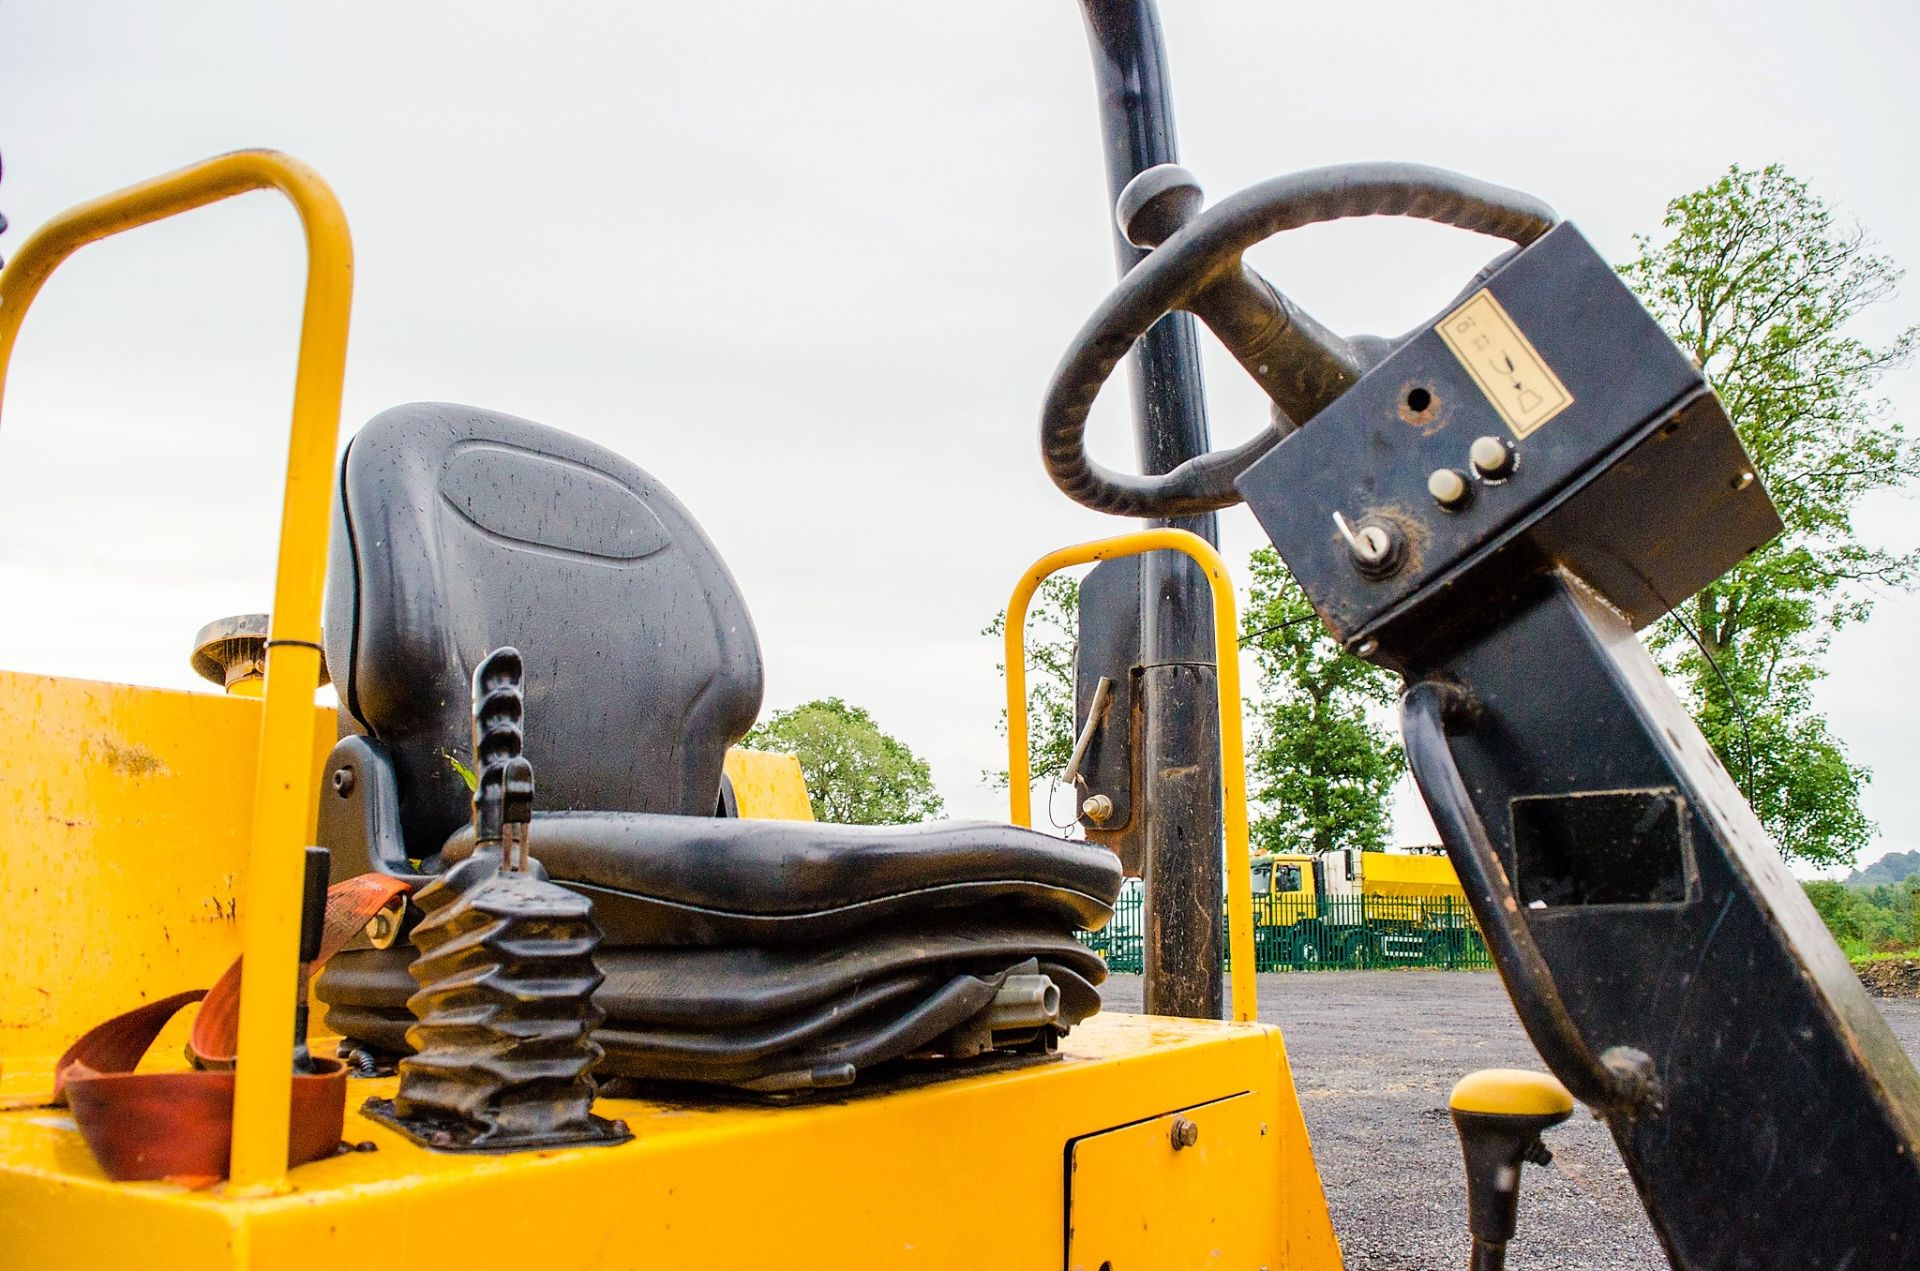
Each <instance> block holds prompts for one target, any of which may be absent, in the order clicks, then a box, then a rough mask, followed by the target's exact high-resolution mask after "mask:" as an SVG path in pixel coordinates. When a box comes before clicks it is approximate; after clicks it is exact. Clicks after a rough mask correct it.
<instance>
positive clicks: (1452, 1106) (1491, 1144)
mask: <svg viewBox="0 0 1920 1271" xmlns="http://www.w3.org/2000/svg"><path fill="white" fill-rule="evenodd" d="M1447 1110H1448V1112H1449V1113H1451V1114H1452V1116H1453V1128H1454V1129H1455V1130H1457V1131H1459V1133H1460V1151H1461V1153H1462V1154H1463V1155H1464V1156H1465V1158H1466V1164H1467V1226H1468V1229H1469V1230H1470V1231H1471V1232H1472V1233H1473V1251H1472V1253H1471V1255H1470V1258H1469V1261H1468V1263H1467V1265H1468V1268H1469V1271H1501V1269H1502V1268H1503V1267H1505V1266H1506V1265H1507V1242H1508V1241H1509V1240H1512V1239H1513V1229H1514V1226H1515V1222H1516V1219H1517V1218H1518V1215H1519V1210H1520V1167H1521V1165H1522V1164H1523V1163H1527V1162H1531V1163H1532V1164H1535V1165H1546V1164H1547V1163H1549V1162H1550V1161H1552V1160H1553V1153H1552V1152H1549V1151H1548V1150H1547V1145H1546V1144H1545V1143H1543V1142H1541V1140H1540V1134H1541V1132H1542V1131H1544V1130H1549V1129H1552V1128H1553V1127H1554V1126H1556V1125H1559V1124H1560V1123H1561V1122H1562V1121H1565V1120H1566V1119H1567V1118H1568V1117H1569V1116H1571V1115H1572V1114H1573V1096H1572V1095H1570V1094H1568V1093H1567V1088H1566V1087H1565V1086H1563V1085H1561V1084H1560V1083H1559V1082H1557V1081H1555V1080H1554V1079H1553V1078H1552V1077H1549V1076H1547V1075H1546V1074H1545V1073H1539V1072H1522V1071H1520V1070H1518V1069H1513V1068H1488V1069H1485V1070H1483V1071H1481V1072H1476V1073H1471V1074H1469V1075H1468V1076H1466V1077H1464V1078H1462V1079H1461V1081H1460V1083H1459V1084H1458V1085H1456V1086H1455V1087H1454V1088H1453V1093H1452V1094H1451V1095H1449V1096H1448V1098H1447Z"/></svg>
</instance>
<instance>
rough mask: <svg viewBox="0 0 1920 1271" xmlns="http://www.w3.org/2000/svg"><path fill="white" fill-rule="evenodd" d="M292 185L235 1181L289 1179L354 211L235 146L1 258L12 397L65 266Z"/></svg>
mask: <svg viewBox="0 0 1920 1271" xmlns="http://www.w3.org/2000/svg"><path fill="white" fill-rule="evenodd" d="M266 189H273V190H278V191H280V192H281V193H282V194H284V195H286V197H287V199H288V200H289V201H290V202H291V203H292V204H293V206H294V210H295V211H297V212H298V213H299V215H300V225H301V228H302V229H303V230H304V231H305V235H306V244H307V292H306V305H305V308H304V309H303V311H302V313H301V319H300V357H299V363H298V367H297V369H296V371H295V374H294V382H293V433H292V438H291V441H290V443H289V446H288V451H287V484H286V495H285V499H284V502H283V504H282V510H281V519H280V556H279V566H278V569H277V571H276V573H275V576H274V583H273V618H272V626H271V628H270V630H269V633H268V640H267V672H266V692H265V699H266V700H265V702H264V704H263V706H262V709H261V715H260V755H259V769H258V773H259V775H258V779H257V783H256V785H255V787H254V795H253V837H252V843H251V845H250V847H249V849H248V855H247V880H246V908H245V910H244V916H245V924H244V926H243V928H242V932H241V946H240V947H241V954H242V956H243V957H244V958H245V959H246V964H247V974H246V976H245V978H244V979H243V980H242V982H241V988H240V1053H239V1058H238V1065H237V1071H236V1073H235V1077H234V1097H233V1162H232V1186H233V1188H234V1189H235V1190H236V1191H239V1190H245V1191H253V1192H262V1191H275V1190H279V1189H282V1188H283V1187H284V1186H285V1182H286V1173H287V1120H288V1116H289V1108H290V1100H291V1097H292V1095H291V1081H292V1046H293V1011H294V1000H293V999H294V985H295V983H296V977H297V975H298V969H297V966H296V958H297V957H298V955H299V942H300V887H301V879H302V873H303V865H302V850H301V849H302V848H303V847H304V846H305V844H306V842H307V838H308V827H309V825H311V823H312V820H313V802H314V799H315V798H316V791H314V790H313V789H312V788H311V786H312V782H311V781H310V780H309V776H308V774H309V771H310V769H311V767H312V745H313V694H314V690H315V688H316V687H318V685H319V682H320V596H321V588H322V586H323V585H324V583H325V580H326V552H327V518H328V516H329V515H330V511H331V506H330V505H331V503H332V488H333V480H332V477H333V456H334V450H335V448H336V447H337V445H338V443H339V435H340V391H341V382H342V380H343V379H344V378H345V376H346V360H347V319H348V316H349V313H348V311H349V309H350V307H351V304H352V297H353V246H352V241H351V239H350V238H349V236H348V234H347V218H346V213H345V212H343V211H342V210H341V208H340V203H339V200H337V199H336V198H334V196H333V191H331V190H329V189H328V188H327V185H326V182H324V181H322V180H321V179H320V175H319V174H318V173H316V172H315V171H314V170H313V169H311V168H309V167H307V165H306V164H304V163H301V162H300V161H299V160H297V159H293V158H290V157H289V156H287V155H284V154H279V153H276V152H274V151H271V150H241V151H236V152H235V153H233V154H225V155H220V156H219V157H217V158H213V159H208V160H206V161H205V162H204V163H196V164H194V165H193V166H191V167H187V168H182V169H180V170H179V171H178V172H170V173H168V174H167V175H165V176H161V177H155V178H154V179H153V180H151V181H144V182H141V183H140V184H139V185H134V186H129V187H127V188H126V189H124V190H120V191H118V192H117V193H114V194H109V195H107V196H105V197H104V198H99V199H95V200H93V201H92V202H90V203H83V204H81V205H80V206H78V207H75V208H70V209H69V210H67V211H65V212H63V213H61V214H60V215H58V216H56V217H54V218H53V219H52V220H51V221H49V222H48V223H47V224H46V225H45V226H43V227H41V229H40V230H39V231H38V232H36V233H35V234H34V235H33V236H32V237H30V238H28V239H27V240H26V241H25V242H24V243H22V244H21V245H20V250H19V252H18V253H17V254H16V255H15V256H14V257H13V259H12V260H10V261H9V262H8V263H7V266H6V268H5V269H4V270H0V398H4V394H5V390H6V374H7V367H8V364H9V363H10V362H11V360H12V357H13V346H14V341H15V339H16V338H17V337H18V335H19V333H20V323H21V320H22V319H24V318H25V317H26V313H27V308H28V306H29V305H31V304H32V303H33V299H34V297H35V296H36V295H38V294H39V292H40V287H41V285H42V284H43V283H45V282H46V280H47V278H48V276H49V275H50V274H52V273H53V271H54V269H55V268H57V267H58V266H59V265H60V263H61V262H62V261H64V260H66V258H67V257H69V256H71V255H72V254H73V253H74V252H75V251H77V250H78V249H80V248H81V247H84V246H86V245H87V244H88V243H92V242H97V241H98V240H100V239H103V238H107V237H109V236H111V235H113V234H118V233H121V232H123V231H125V230H129V229H133V228H134V227H136V226H139V225H148V224H151V223H153V222H154V221H158V220H164V219H165V218H167V217H169V216H177V215H179V214H180V213H182V212H187V211H191V210H192V209H194V208H197V207H205V206H206V205H207V204H209V203H217V202H219V201H220V200H222V199H228V198H232V197H233V196H234V195H236V194H244V193H246V192H248V191H250V190H266Z"/></svg>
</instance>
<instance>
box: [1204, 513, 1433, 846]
mask: <svg viewBox="0 0 1920 1271" xmlns="http://www.w3.org/2000/svg"><path fill="white" fill-rule="evenodd" d="M1251 566H1252V589H1251V593H1250V595H1249V596H1248V601H1247V606H1246V611H1245V612H1244V613H1243V614H1242V615H1241V619H1240V630H1241V643H1242V644H1243V645H1245V646H1246V647H1248V648H1251V649H1252V650H1253V651H1254V658H1255V661H1256V662H1257V664H1258V666H1259V678H1258V687H1259V696H1258V697H1257V698H1256V699H1255V700H1254V701H1253V702H1251V703H1250V706H1251V707H1252V714H1253V717H1254V730H1253V739H1252V747H1251V749H1252V753H1251V754H1250V755H1249V756H1248V774H1247V775H1248V783H1249V785H1250V787H1251V790H1250V795H1251V797H1252V799H1253V801H1254V802H1255V803H1256V804H1257V808H1256V809H1255V810H1254V812H1255V815H1254V821H1253V826H1252V829H1253V838H1254V844H1255V846H1256V847H1257V848H1259V849H1262V850H1265V851H1271V852H1309V851H1310V852H1324V851H1328V850H1331V849H1333V848H1337V847H1359V848H1363V849H1367V850H1370V851H1371V850H1378V849H1380V848H1383V847H1385V846H1386V845H1387V839H1388V836H1389V835H1390V834H1391V832H1392V829H1393V825H1392V818H1391V814H1390V810H1389V807H1388V799H1389V797H1390V796H1391V794H1392V792H1393V786H1394V783H1395V782H1396V781H1397V780H1398V779H1399V777H1400V773H1401V772H1402V770H1403V766H1404V763H1405V760H1404V756H1403V755H1402V753H1401V750H1400V745H1399V743H1398V742H1397V741H1395V739H1394V734H1393V732H1392V730H1391V729H1389V728H1386V727H1383V726H1382V725H1381V724H1379V723H1377V722H1375V719H1374V715H1373V710H1374V708H1376V707H1380V706H1384V705H1386V704H1387V703H1389V702H1391V701H1392V700H1393V695H1394V681H1393V677H1392V676H1390V675H1389V674H1388V673H1387V672H1385V671H1383V670H1381V669H1380V668H1379V667H1376V666H1373V665H1372V664H1371V663H1367V662H1362V661H1361V660H1360V659H1358V658H1356V657H1353V656H1352V655H1351V654H1349V653H1347V652H1346V651H1345V650H1343V649H1342V648H1341V647H1340V645H1339V643H1338V642H1337V641H1336V640H1334V638H1333V637H1332V636H1330V635H1328V634H1327V631H1326V628H1325V627H1323V626H1322V625H1321V624H1320V619H1319V616H1318V615H1317V614H1315V613H1314V611H1313V607H1312V606H1311V605H1309V604H1308V603H1307V597H1306V594H1305V593H1304V592H1302V591H1301V590H1300V587H1299V584H1297V583H1295V582H1294V581H1293V577H1292V575H1290V574H1288V573H1287V571H1286V567H1285V566H1283V565H1282V564H1281V563H1280V558H1279V556H1278V555H1277V554H1276V553H1275V552H1274V550H1273V549H1272V548H1270V547H1263V548H1261V549H1260V550H1259V551H1257V552H1255V553H1254V554H1253V560H1252V562H1251Z"/></svg>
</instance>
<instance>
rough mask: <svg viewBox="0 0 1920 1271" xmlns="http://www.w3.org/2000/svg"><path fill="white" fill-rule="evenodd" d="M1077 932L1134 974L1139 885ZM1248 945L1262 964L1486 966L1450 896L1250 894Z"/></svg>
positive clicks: (1310, 967) (1483, 950)
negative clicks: (1102, 920) (1090, 927)
mask: <svg viewBox="0 0 1920 1271" xmlns="http://www.w3.org/2000/svg"><path fill="white" fill-rule="evenodd" d="M1080 939H1081V941H1082V943H1084V944H1086V945H1087V946H1088V947H1089V948H1091V949H1092V950H1093V951H1094V952H1096V953H1098V954H1099V955H1100V956H1101V957H1103V958H1105V959H1106V961H1107V966H1108V967H1109V968H1111V969H1112V970H1114V971H1118V972H1123V973H1136V974H1137V973H1138V972H1139V971H1140V970H1141V969H1142V967H1141V964H1142V960H1143V957H1144V953H1145V948H1146V939H1145V935H1144V929H1143V926H1142V913H1141V894H1140V891H1139V889H1138V888H1135V887H1129V888H1128V889H1127V890H1126V891H1125V892H1124V893H1122V895H1121V897H1120V900H1119V903H1118V904H1116V905H1115V906H1114V911H1113V921H1112V922H1109V923H1108V924H1107V925H1106V926H1105V927H1104V928H1102V929H1101V930H1099V931H1093V932H1086V931H1083V932H1081V933H1080ZM1253 950H1254V965H1255V967H1256V968H1257V969H1258V970H1261V971H1325V970H1336V969H1342V968H1361V967H1375V968H1377V967H1445V968H1449V969H1454V970H1464V969H1478V968H1482V967H1490V966H1492V965H1493V962H1492V960H1491V959H1490V958H1489V957H1488V956H1487V945H1486V941H1484V940H1483V939H1481V937H1480V929H1479V928H1478V927H1477V926H1476V925H1475V924H1474V921H1473V914H1472V913H1470V912H1469V911H1468V909H1467V904H1466V902H1465V901H1463V900H1457V899H1454V898H1452V897H1449V896H1321V897H1314V896H1301V895H1290V896H1255V897H1254V898H1253Z"/></svg>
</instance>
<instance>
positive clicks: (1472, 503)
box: [1238, 224, 1781, 666]
mask: <svg viewBox="0 0 1920 1271" xmlns="http://www.w3.org/2000/svg"><path fill="white" fill-rule="evenodd" d="M1238 484H1239V488H1240V491H1241V493H1242V494H1243V495H1244V496H1245V497H1246V500H1247V503H1248V505H1249V506H1250V507H1252V508H1253V511H1254V514H1255V515H1256V516H1257V517H1258V518H1259V520H1260V523H1261V525H1262V527H1263V528H1264V529H1265V530H1266V532H1267V534H1268V536H1269V537H1270V538H1271V539H1272V540H1273V543H1274V546H1275V547H1276V548H1277V549H1278V550H1279V552H1280V556H1281V558H1282V559H1283V560H1285V561H1286V563H1287V566H1288V568H1289V569H1291V570H1292V571H1293V575H1294V577H1295V578H1296V579H1297V580H1298V581H1299V582H1300V585H1301V586H1302V587H1303V588H1304V589H1305V590H1306V592H1307V595H1308V597H1309V598H1310V599H1311V600H1312V602H1313V604H1314V607H1315V608H1316V609H1317V610H1318V611H1319V613H1320V616H1321V618H1322V619H1323V620H1324V621H1325V622H1326V624H1327V626H1328V628H1329V629H1330V630H1331V631H1332V632H1333V633H1334V635H1335V636H1336V637H1338V638H1339V639H1340V640H1342V641H1343V642H1344V643H1346V644H1347V646H1348V647H1349V648H1352V649H1354V650H1355V651H1356V652H1360V653H1362V655H1363V656H1369V657H1374V658H1375V659H1376V660H1378V661H1381V662H1384V663H1386V664H1388V665H1399V666H1404V665H1405V664H1406V663H1407V662H1408V661H1409V660H1410V659H1415V658H1417V655H1418V650H1419V649H1420V648H1421V647H1423V646H1425V645H1427V644H1429V643H1430V642H1432V641H1434V640H1436V639H1440V638H1444V636H1445V635H1446V633H1447V632H1448V631H1449V630H1451V629H1452V628H1454V627H1456V626H1459V625H1461V624H1463V623H1464V622H1468V621H1471V620H1472V619H1473V617H1474V615H1475V614H1476V613H1478V612H1480V611H1482V610H1483V609H1484V608H1485V607H1486V606H1487V605H1489V604H1494V603H1497V602H1498V599H1499V596H1500V594H1501V593H1502V592H1503V591H1504V590H1507V589H1509V588H1511V587H1513V586H1515V585H1517V584H1518V583H1519V582H1520V581H1521V580H1523V579H1524V578H1526V577H1528V576H1531V575H1534V574H1537V573H1539V572H1540V571H1541V570H1542V569H1543V568H1552V567H1561V568H1564V569H1566V570H1567V571H1569V572H1571V573H1573V574H1574V575H1576V576H1578V577H1579V578H1580V579H1581V580H1582V581H1583V582H1584V583H1585V584H1586V585H1587V586H1588V587H1589V588H1591V589H1592V590H1593V591H1595V592H1597V593H1598V594H1599V595H1600V596H1601V597H1602V598H1603V599H1605V600H1606V601H1607V603H1608V604H1610V605H1612V606H1613V607H1614V608H1615V609H1617V610H1618V611H1620V612H1621V613H1622V614H1623V615H1625V616H1626V618H1627V619H1628V620H1629V621H1630V622H1631V623H1632V624H1633V625H1634V626H1635V627H1640V626H1644V625H1646V624H1647V623H1649V622H1652V621H1653V620H1654V619H1655V618H1657V617H1659V616H1660V615H1661V614H1663V613H1665V612H1666V611H1667V610H1668V609H1670V608H1672V607H1673V606H1674V605H1677V604H1679V603H1680V602H1681V601H1682V600H1685V599H1686V598H1687V597H1689V596H1691V595H1692V594H1693V593H1694V592H1695V591H1697V590H1699V589H1700V588H1701V587H1703V586H1705V585H1706V584H1707V583H1708V582H1710V581H1712V580H1713V579H1714V578H1716V577H1718V576H1719V575H1720V574H1722V573H1724V572H1725V571H1726V570H1727V569H1728V568H1730V567H1731V566H1733V565H1734V564H1736V563H1738V562H1739V561H1740V560H1741V559H1742V558H1744V557H1745V556H1746V555H1748V554H1749V553H1750V552H1752V551H1753V550H1755V549H1756V548H1758V547H1760V546H1761V545H1762V544H1764V543H1765V542H1767V540H1769V539H1771V538H1772V537H1773V536H1774V535H1775V534H1777V533H1779V531H1780V528H1781V526H1780V519H1779V517H1778V515H1777V514H1776V513H1775V511H1774V509H1773V504H1772V502H1771V500H1770V499H1769V498H1768V497H1767V494H1766V491H1765V489H1764V488H1762V485H1761V482H1760V481H1759V479H1758V476H1757V474H1756V473H1755V471H1754V468H1753V464H1752V462H1751V460H1749V459H1748V457H1747V454H1746V452H1745V450H1744V449H1743V448H1742V447H1741V444H1740V440H1739V438H1738V436H1737V435H1736V434H1735V433H1734V431H1733V427H1732V425H1731V423H1730V422H1729V421H1728V419H1727V416H1726V413H1725V411H1724V410H1723V409H1722V408H1721V406H1720V403H1719V400H1718V399H1717V398H1716V397H1715V396H1714V394H1713V391H1712V390H1711V389H1710V388H1709V387H1708V386H1707V383H1706V381H1705V379H1704V378H1703V377H1702V376H1701V374H1700V372H1699V370H1698V369H1697V368H1695V367H1694V366H1693V364H1692V362H1691V361H1690V360H1689V359H1688V358H1687V357H1686V355H1685V354H1683V353H1682V352H1681V351H1680V349H1679V348H1678V347H1677V346H1676V345H1675V344H1674V342H1673V341H1672V339H1671V338H1670V337H1669V336H1668V335H1667V333H1666V332H1665V331H1663V330H1662V329H1661V328H1660V325H1659V324H1658V323H1657V322H1655V321H1654V319H1653V318H1652V317H1651V316H1650V315H1649V314H1648V313H1647V312H1646V310H1645V309H1644V308H1642V307H1641V305H1640V302H1639V301H1638V300H1637V299H1636V298H1635V297H1634V295H1633V293H1632V292H1630V291H1629V290H1628V289H1627V287H1626V286H1625V285H1624V284H1623V283H1622V282H1621V281H1620V279H1619V278H1618V277H1617V276H1616V275H1615V273H1614V271H1613V269H1612V268H1611V267H1610V266H1608V264H1607V263H1606V261H1605V260H1603V259H1602V258H1601V257H1600V255H1599V253H1597V252H1596V251H1594V249H1593V247H1592V246H1591V245H1590V244H1589V243H1588V242H1587V241H1586V239H1585V238H1584V237H1582V236H1581V234H1580V232H1579V231H1578V230H1577V229H1575V228H1574V227H1573V226H1572V225H1566V224H1562V225H1560V226H1558V227H1556V228H1555V229H1553V230H1551V231H1549V232H1548V233H1547V234H1545V235H1543V236H1542V237H1541V238H1540V239H1539V240H1538V241H1537V242H1535V243H1533V244H1532V245H1531V246H1529V247H1527V248H1526V249H1525V250H1523V251H1521V252H1519V253H1517V254H1516V255H1515V256H1514V257H1513V258H1512V259H1511V260H1509V261H1508V262H1507V263H1506V264H1505V265H1504V266H1503V267H1501V268H1500V269H1499V270H1498V271H1497V272H1495V273H1494V274H1493V275H1492V276H1491V277H1489V278H1488V279H1487V281H1486V283H1485V284H1484V285H1483V286H1481V287H1479V288H1478V289H1476V290H1475V291H1473V292H1472V293H1470V294H1469V295H1467V296H1466V297H1465V298H1464V299H1462V300H1460V301H1459V302H1457V303H1456V304H1455V305H1453V306H1452V307H1451V308H1450V309H1449V310H1448V311H1447V312H1446V313H1444V314H1442V315H1441V316H1440V317H1439V318H1437V319H1436V320H1435V321H1433V322H1432V323H1430V324H1428V326H1427V327H1426V328H1425V329H1423V330H1421V331H1420V332H1419V333H1418V334H1416V335H1414V336H1413V337H1412V338H1411V339H1409V340H1407V341H1405V342H1404V343H1402V344H1401V345H1400V346H1399V347H1397V348H1396V349H1395V350H1394V351H1393V352H1392V353H1391V354H1390V355H1389V356H1388V357H1387V358H1386V359H1384V360H1383V361H1382V362H1381V363H1380V364H1379V365H1377V366H1376V367H1374V368H1373V369H1372V370H1371V371H1369V372H1368V373H1367V374H1366V375H1365V376H1363V377H1362V378H1361V380H1360V381H1359V383H1357V384H1355V385H1354V387H1353V388H1352V389H1350V390H1349V391H1348V392H1347V393H1346V394H1344V395H1343V396H1342V397H1340V399H1339V400H1338V401H1336V402H1334V403H1333V405H1331V406H1329V407H1328V408H1327V409H1326V410H1324V411H1322V412H1321V413H1320V414H1319V415H1317V416H1315V417H1314V418H1313V419H1312V420H1311V421H1310V422H1309V423H1308V424H1307V426H1306V427H1305V428H1303V429H1301V430H1300V431H1299V432H1297V433H1295V434H1294V435H1292V436H1291V437H1289V438H1287V439H1286V440H1285V441H1284V442H1282V443H1281V444H1280V445H1279V446H1277V447H1275V448H1274V450H1273V451H1272V452H1271V453H1270V454H1268V455H1267V456H1266V457H1265V458H1264V459H1262V460H1261V461H1260V462H1258V463H1257V464H1255V465H1254V466H1253V467H1251V468H1250V469H1248V471H1247V472H1246V473H1244V474H1243V475H1242V476H1241V477H1240V480H1239V483H1238Z"/></svg>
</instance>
